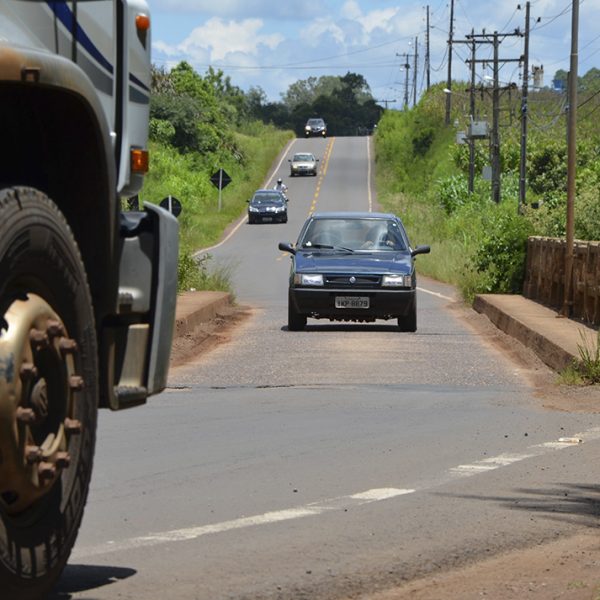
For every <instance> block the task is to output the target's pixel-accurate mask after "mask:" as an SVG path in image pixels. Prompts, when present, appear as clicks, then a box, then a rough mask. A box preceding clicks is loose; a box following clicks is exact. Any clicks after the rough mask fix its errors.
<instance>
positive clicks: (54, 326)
mask: <svg viewBox="0 0 600 600" xmlns="http://www.w3.org/2000/svg"><path fill="white" fill-rule="evenodd" d="M46 331H47V332H48V335H49V336H50V337H53V338H54V337H58V336H59V335H65V328H64V327H63V324H62V323H61V322H60V321H55V320H54V319H48V325H47V326H46Z"/></svg>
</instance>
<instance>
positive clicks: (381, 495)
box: [72, 427, 600, 560]
mask: <svg viewBox="0 0 600 600" xmlns="http://www.w3.org/2000/svg"><path fill="white" fill-rule="evenodd" d="M597 439H600V427H595V428H592V429H589V430H587V431H584V432H582V433H577V434H575V435H574V436H571V437H568V438H567V437H562V438H559V439H558V440H556V441H554V442H545V443H541V444H535V445H533V446H530V447H528V448H526V451H525V452H522V453H515V454H511V453H504V454H499V455H498V456H493V457H489V458H484V459H482V460H480V461H476V462H474V463H471V464H464V465H457V466H456V467H451V468H450V469H448V470H447V471H446V475H445V476H442V477H441V478H440V479H439V480H438V482H437V483H434V484H431V485H429V486H427V487H424V488H421V489H418V488H375V489H371V490H367V491H365V492H359V493H357V494H351V495H348V496H339V497H337V498H330V499H326V500H323V501H321V502H313V503H310V504H306V505H304V506H297V507H293V508H287V509H282V510H277V511H270V512H266V513H263V514H262V515H254V516H250V517H240V518H239V519H233V520H231V521H223V522H221V523H213V524H210V525H200V526H197V527H188V528H184V529H174V530H171V531H163V532H158V533H151V534H148V535H144V536H139V537H134V538H128V539H124V540H118V541H108V542H105V543H102V544H98V545H96V546H87V547H86V546H80V547H76V548H75V550H74V552H73V554H72V558H74V559H77V560H79V559H84V558H85V559H87V558H89V557H92V556H98V555H101V554H109V553H112V552H124V551H127V550H134V549H136V548H144V547H148V546H158V545H160V544H169V543H173V542H180V541H186V540H195V539H197V538H199V537H202V536H205V535H209V534H216V533H225V532H228V531H233V530H235V529H243V528H246V527H256V526H259V525H270V524H273V523H281V522H282V521H292V520H295V519H302V518H304V517H314V516H318V515H322V514H324V513H326V512H332V511H338V510H347V509H348V508H354V507H358V506H362V505H364V504H370V503H372V502H381V501H384V500H390V499H392V498H398V497H399V496H406V495H409V494H414V493H415V492H419V491H421V492H422V491H425V490H426V489H430V488H433V487H436V486H438V485H442V484H443V483H444V482H447V481H449V480H450V481H451V480H453V479H458V478H462V477H473V476H474V475H481V474H485V473H489V472H490V471H493V470H495V469H500V468H502V467H506V466H509V465H512V464H515V463H517V462H520V461H522V460H525V459H527V458H532V457H535V456H542V455H544V454H549V453H550V452H553V451H557V450H562V449H564V448H571V447H574V446H578V445H580V444H582V443H583V442H585V441H591V440H597Z"/></svg>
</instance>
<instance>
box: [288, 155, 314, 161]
mask: <svg viewBox="0 0 600 600" xmlns="http://www.w3.org/2000/svg"><path fill="white" fill-rule="evenodd" d="M293 160H294V162H313V161H314V160H315V157H314V156H313V155H312V154H294V158H293Z"/></svg>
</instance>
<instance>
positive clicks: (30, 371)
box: [19, 362, 38, 382]
mask: <svg viewBox="0 0 600 600" xmlns="http://www.w3.org/2000/svg"><path fill="white" fill-rule="evenodd" d="M37 374H38V370H37V368H36V366H35V365H34V364H33V363H29V362H24V363H23V364H22V365H21V370H20V371H19V375H20V376H21V381H23V382H25V381H31V380H32V379H35V378H36V377H37Z"/></svg>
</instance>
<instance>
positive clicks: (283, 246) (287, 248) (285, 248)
mask: <svg viewBox="0 0 600 600" xmlns="http://www.w3.org/2000/svg"><path fill="white" fill-rule="evenodd" d="M278 248H279V249H280V250H281V251H282V252H289V253H290V254H296V248H294V247H293V246H292V244H290V243H289V242H279V246H278Z"/></svg>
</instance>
